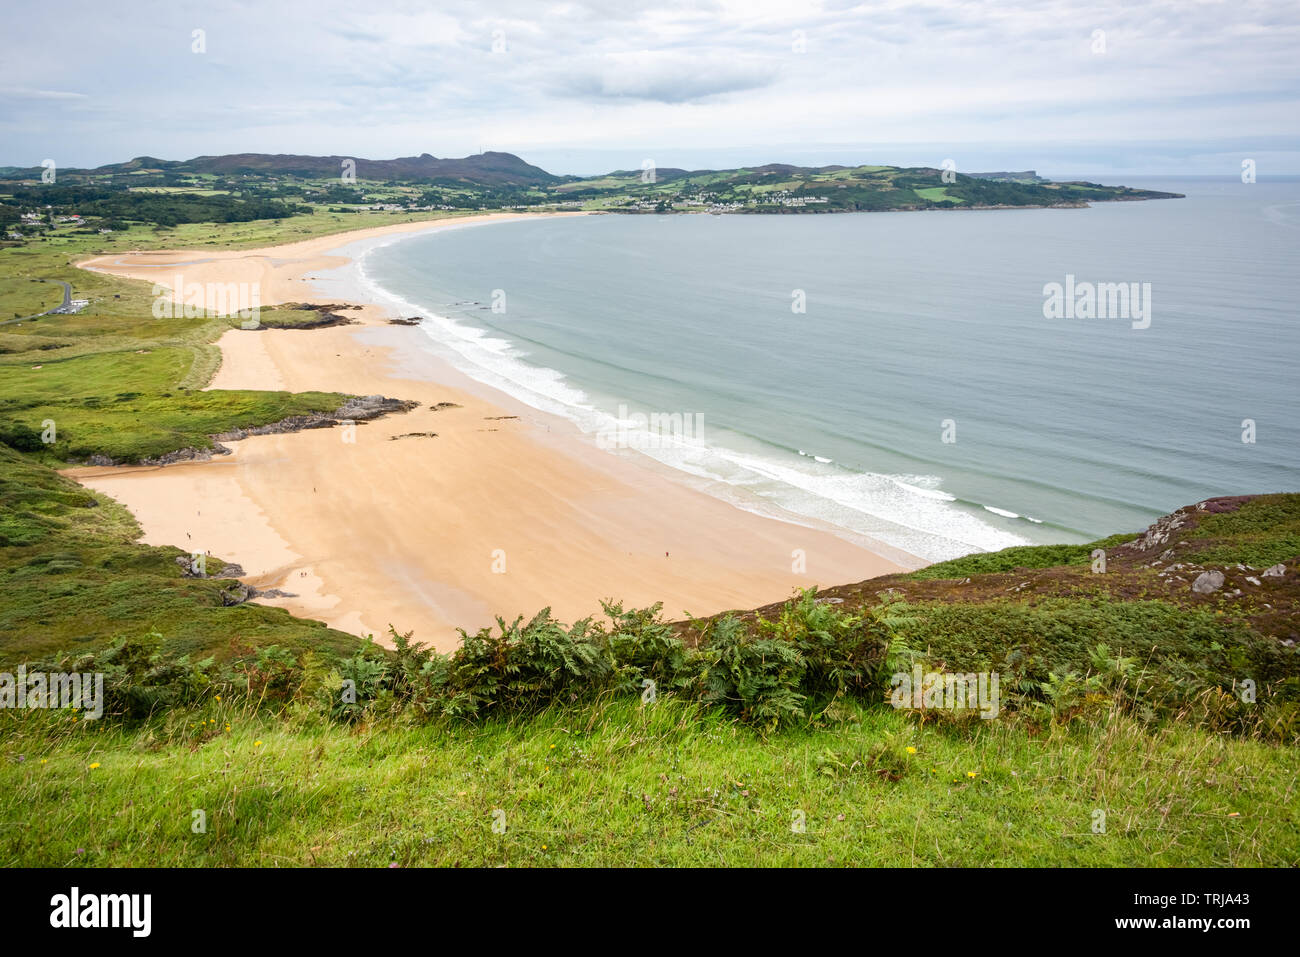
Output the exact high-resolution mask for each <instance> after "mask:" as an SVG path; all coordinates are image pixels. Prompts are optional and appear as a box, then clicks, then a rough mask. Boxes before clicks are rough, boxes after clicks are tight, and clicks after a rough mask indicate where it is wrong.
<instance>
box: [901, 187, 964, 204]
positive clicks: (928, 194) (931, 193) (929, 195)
mask: <svg viewBox="0 0 1300 957" xmlns="http://www.w3.org/2000/svg"><path fill="white" fill-rule="evenodd" d="M912 192H914V193H916V195H917V196H920V197H921V198H922V199H925V200H929V201H930V202H932V203H938V202H941V201H943V200H945V199H947V200H951V201H952V202H954V203H964V202H966V200H964V199H962V198H961V197H959V196H949V195H948V188H947V187H946V186H927V187H924V188H922V189H914V190H912Z"/></svg>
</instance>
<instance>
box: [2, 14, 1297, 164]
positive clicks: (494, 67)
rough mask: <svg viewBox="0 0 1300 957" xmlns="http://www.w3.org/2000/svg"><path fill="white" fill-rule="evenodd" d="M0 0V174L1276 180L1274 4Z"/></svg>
mask: <svg viewBox="0 0 1300 957" xmlns="http://www.w3.org/2000/svg"><path fill="white" fill-rule="evenodd" d="M5 4H6V8H5V10H4V15H3V27H0V29H2V30H3V34H2V35H0V54H3V61H2V62H3V64H4V69H3V70H2V71H0V165H20V166H33V165H37V164H39V163H40V162H41V160H43V159H46V158H51V159H54V160H55V161H56V162H57V163H58V164H59V165H60V166H95V165H100V164H103V163H109V162H117V161H121V160H124V159H129V158H131V157H134V156H140V155H151V156H159V157H163V158H165V159H186V158H189V157H192V156H196V155H201V154H217V153H235V152H275V153H311V154H337V155H343V156H362V157H367V158H372V159H386V158H391V157H394V156H409V155H413V154H418V153H424V152H427V153H432V154H434V155H436V156H463V155H466V154H468V153H473V152H477V151H478V150H479V149H480V148H483V149H489V150H505V151H509V152H513V153H518V154H519V155H521V156H522V157H524V158H525V159H526V160H528V161H530V162H534V163H537V164H538V165H541V166H543V167H545V168H547V169H549V170H551V171H553V172H557V173H579V174H590V173H596V172H604V171H607V170H610V169H617V168H622V169H632V168H640V166H641V163H642V160H643V159H652V160H653V161H654V162H655V163H656V164H657V165H659V166H661V167H669V166H683V167H687V168H701V167H726V166H736V165H742V164H746V163H757V162H765V161H776V162H793V163H799V164H803V165H817V164H821V163H827V162H840V163H863V162H870V163H887V164H900V165H938V164H939V163H941V162H942V161H943V160H944V159H949V158H951V159H953V160H954V161H955V163H956V164H957V168H958V169H959V170H964V171H978V170H987V169H1008V168H1011V169H1029V168H1036V169H1038V170H1039V172H1042V173H1046V174H1047V175H1052V174H1057V175H1062V174H1067V173H1089V174H1092V173H1097V174H1101V173H1105V172H1129V173H1134V174H1142V173H1145V174H1159V173H1193V174H1215V173H1221V174H1223V175H1228V176H1235V175H1237V174H1238V172H1239V171H1240V168H1241V160H1242V158H1244V157H1250V158H1254V159H1255V160H1256V161H1257V163H1258V169H1259V175H1260V177H1261V178H1265V177H1267V176H1268V175H1269V174H1276V173H1291V174H1294V173H1300V3H1298V2H1296V0H1280V2H1272V0H1224V2H1219V0H1172V2H1143V0H1126V2H1122V3H1088V2H1071V3H1065V2H1053V0H1042V2H1037V0H1023V2H1016V0H1000V2H995V3H980V2H958V0H934V2H926V3H909V2H864V3H853V2H836V0H827V2H820V3H818V2H808V3H801V2H768V0H736V2H730V0H724V2H707V0H705V2H695V3H672V2H649V3H637V2H635V0H609V2H605V0H595V2H558V3H548V2H545V0H534V2H524V0H518V2H514V0H504V2H493V0H482V2H457V0H451V2H441V0H432V2H425V3H402V2H385V0H346V2H336V0H303V2H299V0H283V2H277V0H255V2H234V0H231V2H225V0H210V2H206V3H186V2H170V3H150V2H138V0H137V2H132V3H129V4H128V3H116V2H114V3H105V2H103V0H94V2H89V0H88V2H80V0H75V2H57V3H30V4H27V3H24V4H13V5H11V0H5ZM196 30H201V31H203V34H202V35H201V38H202V42H203V44H204V45H205V47H206V52H194V47H195V46H196V45H197V42H198V41H196V40H195V34H194V31H196ZM1097 31H1101V33H1098V32H1097Z"/></svg>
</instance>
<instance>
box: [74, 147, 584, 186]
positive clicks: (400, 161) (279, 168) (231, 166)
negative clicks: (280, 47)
mask: <svg viewBox="0 0 1300 957" xmlns="http://www.w3.org/2000/svg"><path fill="white" fill-rule="evenodd" d="M348 161H353V162H355V163H356V174H357V177H358V178H359V179H367V180H380V181H388V180H404V181H408V182H409V181H419V180H429V181H431V182H436V181H449V182H457V183H467V184H473V185H476V186H550V185H553V184H555V183H561V182H564V181H565V180H566V179H567V177H563V176H555V175H552V174H551V173H548V172H546V170H544V169H542V168H541V167H538V166H533V165H531V164H529V163H525V162H524V161H523V160H522V159H520V158H519V157H518V156H515V155H514V154H513V153H498V152H487V153H477V154H475V155H473V156H464V157H461V158H459V159H438V157H436V156H431V155H430V154H428V153H421V154H420V155H419V156H403V157H398V158H397V159H390V160H371V159H361V158H359V157H352V156H300V155H297V154H286V153H230V154H226V155H224V156H196V157H195V158H194V159H190V160H181V161H176V160H161V159H157V158H155V157H152V156H139V157H136V158H135V159H133V160H129V161H127V162H125V163H114V164H111V165H109V166H101V167H99V168H98V169H95V170H82V171H78V172H93V173H96V174H107V173H132V172H135V171H137V170H150V169H153V170H166V171H168V172H174V173H216V174H219V175H223V176H230V175H238V174H241V173H256V174H260V175H263V176H265V175H277V174H278V175H285V176H301V177H332V176H338V175H339V174H340V173H341V172H342V170H343V169H344V165H343V164H344V163H346V162H348Z"/></svg>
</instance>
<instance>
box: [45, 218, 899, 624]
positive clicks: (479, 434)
mask: <svg viewBox="0 0 1300 957" xmlns="http://www.w3.org/2000/svg"><path fill="white" fill-rule="evenodd" d="M538 215H539V214H491V215H487V216H470V217H455V218H448V219H446V220H432V221H424V222H419V223H402V224H395V225H391V226H381V227H371V228H367V229H362V230H355V231H351V232H346V233H336V234H332V235H330V236H326V237H318V238H315V239H308V240H302V241H297V242H294V243H287V244H283V245H280V246H274V247H267V248H264V249H254V250H232V251H225V252H216V253H213V252H208V251H205V252H203V253H201V254H198V255H197V256H196V254H195V252H194V251H187V250H177V251H171V252H146V253H139V254H113V255H109V256H100V257H94V258H91V259H87V260H84V261H82V262H80V263H78V264H77V265H78V266H80V267H82V268H89V269H96V270H99V271H102V272H106V273H110V274H113V275H117V276H123V277H126V278H136V279H142V280H144V281H148V282H158V283H160V284H161V285H164V286H167V287H168V288H171V286H170V285H169V283H171V281H172V280H173V279H175V278H177V277H180V276H183V281H184V282H185V284H186V285H188V284H190V283H192V282H199V283H230V282H246V283H258V284H259V286H260V289H261V303H262V305H263V306H272V305H275V304H277V303H281V302H308V303H325V302H335V303H338V302H346V303H350V304H353V305H358V306H360V307H361V308H359V309H356V310H350V311H349V318H351V319H354V320H355V321H356V323H355V324H350V325H345V326H330V327H322V328H316V329H310V330H298V329H270V328H263V329H257V330H242V329H232V330H229V331H227V332H226V333H224V334H223V335H222V336H221V338H220V339H219V340H218V343H217V344H218V346H219V347H220V349H221V353H222V362H221V366H220V368H219V369H218V370H217V372H216V374H215V375H214V376H213V378H212V380H211V382H209V383H208V384H207V386H206V387H205V388H207V389H284V390H288V391H294V392H300V391H309V390H319V391H337V392H343V393H348V394H355V395H373V394H382V395H385V396H388V397H390V398H397V399H407V400H415V401H417V402H419V403H420V405H419V407H418V408H416V409H414V410H413V411H410V412H407V413H395V414H390V415H386V416H383V417H382V418H379V419H374V420H370V421H368V422H364V423H358V425H357V426H356V428H355V441H353V442H348V441H347V437H346V436H347V433H346V431H345V430H342V429H339V428H332V429H317V430H311V431H308V432H292V433H282V434H274V435H259V436H250V437H248V438H245V439H241V440H238V441H235V442H231V443H229V444H228V447H229V448H231V450H232V452H231V454H230V455H223V456H219V457H217V458H213V459H211V460H208V461H194V462H183V463H177V464H172V465H167V466H148V467H146V466H122V467H88V468H74V469H69V470H67V471H65V473H64V474H67V475H69V476H71V477H72V478H74V479H76V480H77V481H79V482H81V483H82V484H84V485H86V486H88V487H90V488H93V489H95V490H97V491H100V492H104V493H106V494H109V495H111V496H113V497H114V498H116V499H117V500H118V501H120V502H122V503H123V504H124V505H126V506H127V507H128V509H130V511H131V512H132V514H134V515H135V516H136V518H137V520H138V521H139V522H140V524H141V527H142V528H143V529H144V535H143V537H142V540H143V541H145V542H146V543H148V544H155V545H162V544H169V545H176V546H177V547H180V548H184V549H186V550H191V551H208V552H210V553H211V554H213V555H214V556H218V557H220V558H222V559H224V560H226V561H231V562H235V563H237V564H239V565H240V566H242V568H243V569H244V570H245V572H246V573H247V574H245V575H244V576H242V577H241V579H240V580H241V581H243V582H245V583H246V584H250V585H253V586H255V587H257V588H259V589H269V588H279V589H281V590H282V591H285V592H288V593H289V594H290V596H291V597H283V598H258V599H256V601H257V602H258V603H261V604H267V605H275V606H278V607H283V608H286V609H288V610H289V611H291V612H292V613H294V614H296V615H299V616H302V617H307V618H314V619H318V620H322V621H325V622H326V623H328V624H330V625H331V626H333V627H336V628H339V629H340V630H343V631H348V632H351V633H354V634H362V635H364V634H367V633H368V634H373V635H374V636H375V638H376V639H377V640H379V641H381V643H384V644H389V643H390V641H389V639H388V638H387V632H388V627H389V625H390V624H391V625H392V626H393V627H395V628H396V629H397V630H398V631H399V632H407V631H414V633H415V634H414V637H415V640H416V641H420V642H423V643H432V644H433V645H434V646H435V647H437V648H438V649H439V650H449V649H450V648H453V647H455V645H456V644H457V643H458V637H457V634H456V629H457V628H464V629H466V630H467V631H470V632H473V631H475V630H477V629H478V628H480V627H484V626H486V625H489V624H491V623H493V622H494V620H495V617H496V616H497V615H500V616H501V617H503V618H505V619H507V620H513V619H514V618H515V617H516V616H517V615H523V616H525V617H531V616H532V615H533V614H535V613H536V612H538V611H540V610H541V609H542V608H543V607H548V606H549V607H551V608H552V609H553V611H554V613H555V614H556V616H557V617H559V618H560V619H562V620H566V621H572V620H575V619H577V618H581V617H586V616H587V615H591V614H598V613H599V612H600V605H599V602H600V600H601V599H610V598H612V599H615V600H621V601H624V602H625V604H626V605H627V606H629V607H640V606H645V605H648V604H652V603H654V602H656V601H663V602H664V612H665V614H666V615H667V616H668V617H670V618H677V617H681V616H682V615H684V614H693V615H707V614H714V613H717V612H720V611H725V610H728V609H731V608H740V609H743V608H752V607H756V606H759V605H763V604H768V603H770V602H772V601H774V600H780V599H782V598H784V597H787V596H789V595H790V594H791V593H792V592H793V590H794V589H795V588H800V587H803V588H806V587H808V586H810V585H814V584H816V585H820V586H822V587H827V586H831V585H836V584H843V583H846V582H856V581H861V580H863V579H866V578H872V577H875V576H878V575H884V574H889V573H891V572H895V571H901V570H907V569H909V568H913V567H920V566H921V565H923V564H925V563H924V562H923V561H922V560H921V559H918V558H916V557H915V556H911V555H907V554H905V553H902V552H900V551H898V550H897V549H893V548H891V547H889V546H887V545H884V544H882V543H877V542H869V541H866V540H861V539H860V538H859V537H857V536H852V538H854V539H859V540H856V541H855V540H851V539H850V537H849V536H846V534H845V533H843V531H842V530H837V529H833V528H831V527H830V526H826V527H816V526H815V525H814V524H813V523H811V522H809V521H808V520H806V519H804V518H802V517H796V516H788V517H786V516H783V517H782V518H776V517H770V516H769V515H760V514H757V513H755V512H751V511H748V510H745V509H742V508H741V507H739V506H737V505H733V504H730V503H728V502H726V501H723V500H722V499H721V498H718V497H716V496H714V495H711V494H709V493H708V492H706V491H704V490H702V489H701V488H699V487H695V486H693V485H692V484H691V483H689V482H687V481H684V480H683V476H681V475H680V474H677V473H675V472H674V470H672V469H670V468H668V467H667V466H663V465H661V464H660V463H657V462H654V461H653V460H652V459H651V458H650V457H648V456H642V455H614V454H610V453H608V452H604V451H602V450H600V449H598V448H596V447H595V445H594V444H592V443H591V442H590V441H586V440H584V439H583V437H582V434H581V432H580V430H579V429H578V428H577V426H576V425H575V424H574V423H572V422H571V421H569V420H567V419H564V418H562V417H560V416H558V415H553V414H551V413H547V412H542V411H539V410H537V409H534V408H532V407H531V406H528V405H525V404H524V403H523V402H522V401H520V400H517V399H514V398H513V397H511V396H509V395H507V394H506V393H503V392H500V391H498V390H496V389H493V388H492V387H491V386H489V385H485V384H483V383H480V382H477V381H476V380H473V379H471V378H469V376H467V375H466V374H465V373H463V372H460V371H458V370H456V369H455V368H454V367H452V366H451V365H450V364H449V363H447V362H446V361H444V360H443V359H441V358H439V357H437V356H436V355H434V354H433V352H432V351H431V349H430V348H428V346H425V347H423V348H422V347H421V342H420V340H421V339H424V340H425V342H426V343H427V342H428V341H429V340H428V336H427V334H426V333H425V332H424V331H423V330H422V329H419V328H417V327H407V326H401V325H394V324H390V323H389V319H390V318H397V317H396V316H390V310H389V309H388V308H387V307H385V306H383V305H380V304H377V303H374V302H365V301H360V300H359V299H357V298H355V297H350V298H341V297H339V296H337V295H332V294H324V293H322V292H321V291H320V289H319V288H318V287H316V286H314V285H313V281H317V280H319V277H314V276H313V275H312V274H313V273H315V272H317V271H320V270H328V269H334V268H338V267H341V266H347V265H349V264H350V262H351V257H350V256H349V255H347V254H345V253H343V250H344V248H345V247H350V246H353V245H354V244H357V243H359V242H361V241H364V240H370V239H384V238H387V237H390V236H399V237H400V236H401V235H402V234H407V233H415V232H424V231H427V230H432V229H439V228H448V227H451V226H454V225H483V224H486V223H493V222H504V221H514V220H520V219H535V218H537V217H538ZM544 215H545V214H544ZM550 215H583V214H581V213H577V214H563V213H562V214H550ZM200 256H201V257H202V260H203V261H201V262H200V261H196V260H197V259H198V258H199V257H200ZM160 267H175V270H174V271H170V270H168V269H165V268H160ZM440 404H441V405H440ZM430 433H432V434H430ZM667 473H674V474H667ZM773 511H776V510H775V509H774V510H773Z"/></svg>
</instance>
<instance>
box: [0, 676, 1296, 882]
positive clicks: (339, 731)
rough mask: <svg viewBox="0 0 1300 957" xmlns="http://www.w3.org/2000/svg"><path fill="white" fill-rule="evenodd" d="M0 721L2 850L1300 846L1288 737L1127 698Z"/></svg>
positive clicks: (346, 853)
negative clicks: (961, 723) (935, 721)
mask: <svg viewBox="0 0 1300 957" xmlns="http://www.w3.org/2000/svg"><path fill="white" fill-rule="evenodd" d="M0 722H3V726H4V728H3V738H4V741H5V746H4V753H3V756H2V757H0V864H3V865H4V866H7V867H13V866H89V867H128V866H146V867H175V866H181V867H211V866H229V865H241V866H301V865H330V866H343V865H352V866H365V867H386V866H390V865H393V864H396V865H399V866H404V867H407V866H421V865H442V866H485V867H490V866H498V865H506V866H515V867H519V866H524V867H529V866H537V867H545V866H628V865H635V866H723V865H725V866H733V867H735V866H837V865H855V866H945V867H962V866H964V867H988V866H1119V865H1127V866H1136V867H1161V866H1218V867H1240V866H1257V865H1264V866H1273V867H1285V866H1295V865H1296V864H1297V863H1298V862H1300V820H1297V804H1296V802H1295V800H1294V795H1295V790H1296V787H1297V784H1298V783H1300V752H1297V751H1296V750H1295V749H1290V748H1276V747H1269V746H1266V745H1264V744H1261V743H1259V742H1255V741H1249V740H1237V739H1230V738H1222V737H1218V736H1215V735H1212V734H1209V733H1206V732H1200V731H1195V730H1192V729H1188V728H1181V727H1177V726H1172V727H1168V728H1165V729H1163V730H1160V731H1157V732H1150V731H1148V730H1145V729H1144V728H1142V727H1140V726H1138V725H1136V724H1134V723H1133V722H1131V721H1129V720H1127V719H1125V718H1122V717H1113V718H1111V719H1109V720H1104V721H1099V722H1097V723H1095V724H1092V725H1089V726H1086V727H1077V726H1076V727H1074V728H1073V729H1069V730H1066V729H1059V728H1058V729H1054V730H1053V731H1051V732H1050V733H1049V734H1047V735H1045V736H1037V737H1034V736H1030V735H1029V734H1027V733H1026V732H1025V730H1024V729H1022V728H1019V727H1017V726H1015V725H1009V724H1006V723H1002V722H996V721H995V722H991V723H989V724H988V726H978V727H976V728H974V729H973V730H962V731H960V732H958V731H955V730H954V729H952V728H946V727H942V726H933V725H925V726H918V725H917V724H916V723H914V722H913V721H911V720H909V719H908V718H906V717H905V716H904V715H902V714H900V713H897V712H893V711H891V710H888V709H882V708H871V709H862V708H853V709H851V710H850V711H848V712H847V713H846V715H845V720H843V721H842V722H841V723H839V724H837V725H835V726H834V727H830V728H825V729H802V730H792V731H787V732H783V733H781V734H778V735H774V736H769V737H764V736H761V735H759V734H757V733H756V732H754V731H753V730H750V729H749V728H746V727H744V726H741V725H738V724H736V723H733V722H730V721H727V720H724V719H722V718H720V717H718V716H717V715H716V714H713V713H710V712H707V711H703V710H701V709H699V708H697V707H693V706H690V705H686V704H683V703H680V702H676V701H673V700H671V699H661V700H660V701H659V702H658V703H656V704H655V705H653V706H640V705H639V704H638V703H637V702H636V700H635V699H633V700H631V701H629V700H627V699H622V700H619V701H615V702H605V703H602V704H600V705H598V706H596V707H595V708H594V709H585V708H584V709H582V710H576V709H567V710H565V709H561V710H553V711H548V712H546V713H544V714H542V715H540V716H537V717H534V718H531V719H526V720H518V721H513V722H489V723H487V724H485V725H482V726H470V725H451V724H433V725H424V726H420V727H405V726H401V725H387V724H385V725H372V726H367V727H364V728H361V729H356V730H354V729H348V728H343V727H339V726H336V725H328V724H322V723H319V722H317V721H315V720H312V719H292V718H290V719H283V718H274V717H270V716H266V715H258V714H256V713H250V712H248V711H247V710H245V709H242V708H239V707H235V706H231V705H230V704H229V703H228V702H226V703H222V702H217V701H209V702H208V704H207V705H206V706H205V707H202V708H199V709H195V710H193V711H185V712H179V711H178V712H173V713H171V714H169V715H167V716H166V717H165V718H163V719H158V720H155V721H153V722H150V723H148V724H146V725H143V726H138V727H136V728H131V729H128V728H123V727H120V726H113V725H109V724H97V723H95V722H86V721H76V720H74V719H73V718H72V717H70V716H68V715H65V714H61V713H57V712H22V713H16V712H5V713H3V714H0ZM201 722H204V723H201ZM227 726H229V730H227ZM909 748H914V749H915V753H909V751H908V749H909ZM92 764H96V765H98V767H94V768H92V767H91V765H92ZM195 810H202V811H204V812H205V815H206V833H194V832H193V830H192V823H193V821H194V820H195V816H194V811H195ZM494 811H501V812H503V813H504V823H505V825H506V827H505V831H504V833H499V834H498V833H494V832H493V829H492V826H493V820H494V817H493V814H494ZM1097 811H1104V812H1105V832H1104V833H1094V821H1097V820H1098V818H1097V816H1096V812H1097ZM800 820H802V822H803V824H804V829H803V830H802V831H799V830H796V829H795V822H796V821H800Z"/></svg>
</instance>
